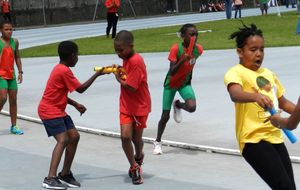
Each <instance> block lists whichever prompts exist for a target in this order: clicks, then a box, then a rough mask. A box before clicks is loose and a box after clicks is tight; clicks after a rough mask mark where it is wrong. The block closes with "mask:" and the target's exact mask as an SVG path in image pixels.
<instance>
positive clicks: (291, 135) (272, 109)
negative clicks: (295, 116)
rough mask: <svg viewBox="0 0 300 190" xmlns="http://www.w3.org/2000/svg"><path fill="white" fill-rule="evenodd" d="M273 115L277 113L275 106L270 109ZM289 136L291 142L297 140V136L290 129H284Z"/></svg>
mask: <svg viewBox="0 0 300 190" xmlns="http://www.w3.org/2000/svg"><path fill="white" fill-rule="evenodd" d="M268 111H269V112H270V114H271V115H275V114H276V110H275V108H271V109H268ZM282 130H283V132H284V134H285V135H286V136H287V138H288V139H289V140H290V141H291V143H295V142H297V137H296V136H295V135H294V134H293V133H292V132H291V131H290V130H288V129H282Z"/></svg>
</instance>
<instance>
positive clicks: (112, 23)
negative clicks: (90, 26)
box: [106, 13, 119, 38]
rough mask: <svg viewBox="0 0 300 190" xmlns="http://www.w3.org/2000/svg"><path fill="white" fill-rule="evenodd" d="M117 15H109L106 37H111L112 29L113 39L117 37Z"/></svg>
mask: <svg viewBox="0 0 300 190" xmlns="http://www.w3.org/2000/svg"><path fill="white" fill-rule="evenodd" d="M118 18H119V17H118V16H117V13H107V17H106V19H107V27H106V36H109V33H110V29H111V28H112V35H111V37H112V38H115V37H116V32H117V23H118Z"/></svg>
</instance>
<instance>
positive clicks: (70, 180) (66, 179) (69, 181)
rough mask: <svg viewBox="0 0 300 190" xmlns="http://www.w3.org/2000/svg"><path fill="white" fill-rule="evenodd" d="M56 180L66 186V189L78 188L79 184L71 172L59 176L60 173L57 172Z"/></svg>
mask: <svg viewBox="0 0 300 190" xmlns="http://www.w3.org/2000/svg"><path fill="white" fill-rule="evenodd" d="M58 178H59V180H60V181H61V182H62V183H64V184H66V185H67V186H68V187H80V186H81V185H80V183H79V182H78V181H76V179H75V178H74V176H73V174H72V172H70V174H68V175H64V176H62V175H61V172H59V174H58Z"/></svg>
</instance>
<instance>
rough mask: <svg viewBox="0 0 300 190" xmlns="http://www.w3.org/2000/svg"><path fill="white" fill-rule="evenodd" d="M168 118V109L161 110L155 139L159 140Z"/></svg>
mask: <svg viewBox="0 0 300 190" xmlns="http://www.w3.org/2000/svg"><path fill="white" fill-rule="evenodd" d="M169 119H170V110H163V112H162V114H161V118H160V120H159V122H158V128H157V136H156V141H157V142H160V141H161V137H162V135H163V133H164V130H165V128H166V125H167V122H168V121H169Z"/></svg>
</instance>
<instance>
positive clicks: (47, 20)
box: [11, 0, 255, 26]
mask: <svg viewBox="0 0 300 190" xmlns="http://www.w3.org/2000/svg"><path fill="white" fill-rule="evenodd" d="M104 1H105V0H11V5H12V16H13V19H14V22H15V24H16V26H28V25H47V24H59V23H67V22H78V21H97V20H104V19H105V18H106V10H105V7H104ZM220 1H223V0H174V2H173V3H174V8H175V9H176V13H172V14H181V13H186V12H190V13H196V12H199V8H200V5H201V4H206V3H208V2H214V3H216V2H220ZM254 1H255V0H245V5H244V7H253V5H254ZM166 9H167V0H121V9H120V15H121V16H122V17H141V16H155V15H161V14H167V13H166Z"/></svg>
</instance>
